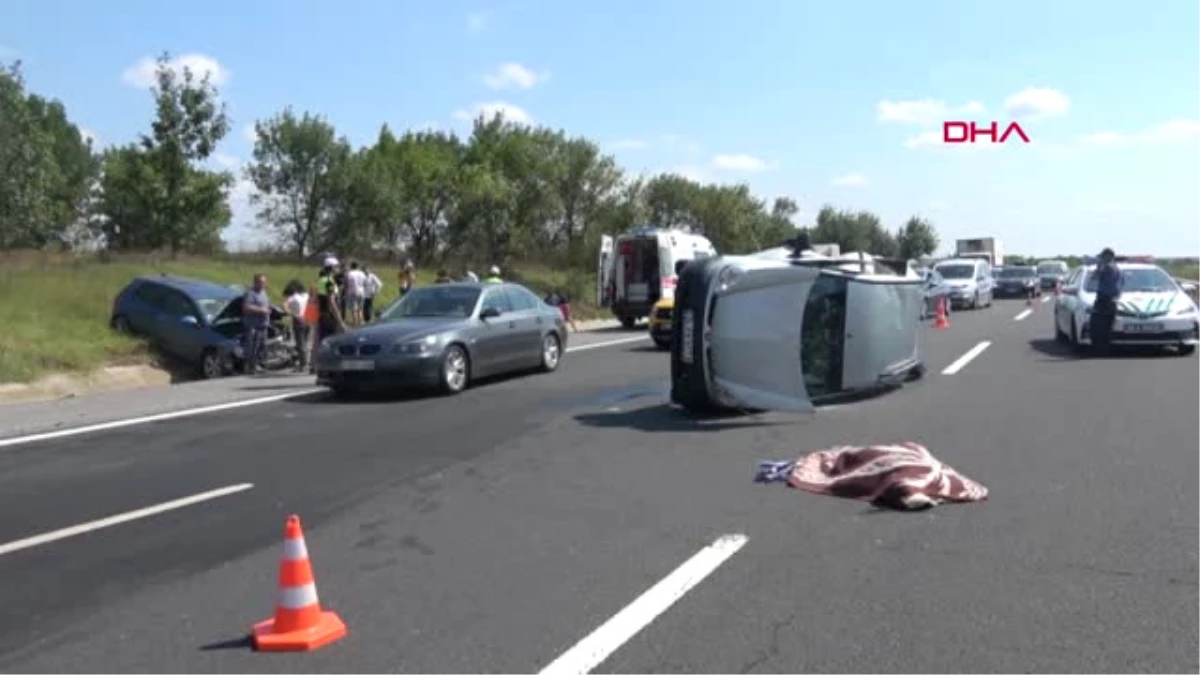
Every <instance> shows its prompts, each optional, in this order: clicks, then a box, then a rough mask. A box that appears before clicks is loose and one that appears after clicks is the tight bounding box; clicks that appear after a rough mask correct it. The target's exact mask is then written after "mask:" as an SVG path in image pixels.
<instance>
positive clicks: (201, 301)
mask: <svg viewBox="0 0 1200 675" xmlns="http://www.w3.org/2000/svg"><path fill="white" fill-rule="evenodd" d="M193 300H195V301H196V306H197V307H199V308H200V313H201V314H203V315H204V320H205V321H207V322H209V323H212V322H213V321H215V320H216V318H217V317H218V316H220V315H221V312H223V311H225V308H226V307H228V306H229V303H230V302H231V301H233V297H227V298H199V297H197V298H193Z"/></svg>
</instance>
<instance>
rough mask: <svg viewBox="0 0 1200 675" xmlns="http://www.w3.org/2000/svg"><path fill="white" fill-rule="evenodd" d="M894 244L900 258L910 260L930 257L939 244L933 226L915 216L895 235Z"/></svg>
mask: <svg viewBox="0 0 1200 675" xmlns="http://www.w3.org/2000/svg"><path fill="white" fill-rule="evenodd" d="M896 242H897V243H898V244H899V249H900V257H902V258H907V259H910V260H915V259H917V258H921V257H922V256H927V255H932V254H933V252H934V251H936V250H937V247H938V244H939V243H940V242H939V241H938V235H937V231H936V230H934V229H933V225H930V224H929V222H928V221H926V220H924V219H922V218H918V217H917V216H913V217H911V218H909V219H908V221H907V222H905V223H904V227H901V228H900V231H899V232H897V233H896Z"/></svg>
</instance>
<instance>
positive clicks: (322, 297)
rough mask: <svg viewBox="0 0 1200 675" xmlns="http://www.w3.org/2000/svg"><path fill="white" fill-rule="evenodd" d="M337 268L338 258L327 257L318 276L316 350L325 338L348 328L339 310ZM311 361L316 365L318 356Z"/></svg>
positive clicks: (314, 343)
mask: <svg viewBox="0 0 1200 675" xmlns="http://www.w3.org/2000/svg"><path fill="white" fill-rule="evenodd" d="M337 268H338V260H337V258H333V257H329V258H326V259H325V260H324V263H323V264H322V265H321V273H320V276H318V277H317V339H316V340H314V341H313V349H314V350H316V349H317V348H319V347H320V346H321V342H322V341H323V340H324V339H325V338H327V337H331V336H333V335H337V334H338V333H340V332H342V331H343V330H345V329H346V324H345V322H344V321H342V313H341V312H340V311H339V305H340V304H341V302H340V300H339V296H340V295H341V293H339V291H338V285H337V282H336V281H334V274H335V273H336V271H337ZM309 363H311V364H314V365H315V364H316V358H313V359H311V360H310V361H309Z"/></svg>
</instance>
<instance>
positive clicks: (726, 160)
mask: <svg viewBox="0 0 1200 675" xmlns="http://www.w3.org/2000/svg"><path fill="white" fill-rule="evenodd" d="M712 165H713V168H716V169H720V170H722V171H746V172H758V171H766V170H768V169H774V168H775V165H774V164H772V163H770V162H767V161H765V160H762V159H759V158H758V157H754V156H752V155H717V156H716V157H713V158H712Z"/></svg>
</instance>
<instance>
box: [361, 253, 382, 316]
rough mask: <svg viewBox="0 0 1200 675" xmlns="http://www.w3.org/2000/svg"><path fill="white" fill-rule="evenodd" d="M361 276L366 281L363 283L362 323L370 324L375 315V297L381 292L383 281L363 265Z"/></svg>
mask: <svg viewBox="0 0 1200 675" xmlns="http://www.w3.org/2000/svg"><path fill="white" fill-rule="evenodd" d="M362 271H363V275H364V276H365V277H366V280H365V281H364V282H363V308H362V313H363V321H364V322H366V323H370V322H371V319H372V317H373V316H374V314H375V296H377V295H379V292H380V291H382V290H383V279H380V278H379V275H377V274H375V273H374V272H372V271H371V268H370V267H367V266H366V265H363V268H362Z"/></svg>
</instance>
